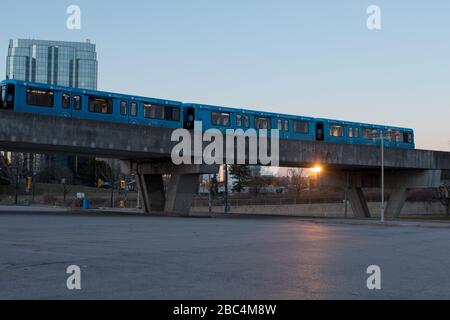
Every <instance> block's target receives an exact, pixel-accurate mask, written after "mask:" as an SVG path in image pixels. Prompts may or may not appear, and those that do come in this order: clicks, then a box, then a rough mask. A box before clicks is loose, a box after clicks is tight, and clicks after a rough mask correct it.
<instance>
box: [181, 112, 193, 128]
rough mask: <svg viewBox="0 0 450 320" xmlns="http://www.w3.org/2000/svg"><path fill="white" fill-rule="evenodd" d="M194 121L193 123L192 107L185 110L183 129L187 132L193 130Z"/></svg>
mask: <svg viewBox="0 0 450 320" xmlns="http://www.w3.org/2000/svg"><path fill="white" fill-rule="evenodd" d="M194 121H195V109H194V108H193V107H187V108H185V109H184V123H183V128H184V129H187V130H192V129H194Z"/></svg>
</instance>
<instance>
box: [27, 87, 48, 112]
mask: <svg viewBox="0 0 450 320" xmlns="http://www.w3.org/2000/svg"><path fill="white" fill-rule="evenodd" d="M53 103H54V93H53V91H51V90H41V89H27V104H28V105H30V106H39V107H48V108H52V107H53Z"/></svg>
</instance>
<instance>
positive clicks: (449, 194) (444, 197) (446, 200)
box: [438, 185, 450, 216]
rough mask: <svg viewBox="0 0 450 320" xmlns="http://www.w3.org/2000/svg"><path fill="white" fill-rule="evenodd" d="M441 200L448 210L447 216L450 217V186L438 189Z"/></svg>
mask: <svg viewBox="0 0 450 320" xmlns="http://www.w3.org/2000/svg"><path fill="white" fill-rule="evenodd" d="M438 193H439V200H440V201H441V203H442V205H443V206H444V207H445V209H446V214H447V216H450V185H443V186H440V187H439V189H438Z"/></svg>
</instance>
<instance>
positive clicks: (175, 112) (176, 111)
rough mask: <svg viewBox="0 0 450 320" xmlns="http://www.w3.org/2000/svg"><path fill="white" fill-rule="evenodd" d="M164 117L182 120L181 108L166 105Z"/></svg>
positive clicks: (171, 119) (170, 119)
mask: <svg viewBox="0 0 450 320" xmlns="http://www.w3.org/2000/svg"><path fill="white" fill-rule="evenodd" d="M164 118H165V119H166V120H169V121H180V108H177V107H165V108H164Z"/></svg>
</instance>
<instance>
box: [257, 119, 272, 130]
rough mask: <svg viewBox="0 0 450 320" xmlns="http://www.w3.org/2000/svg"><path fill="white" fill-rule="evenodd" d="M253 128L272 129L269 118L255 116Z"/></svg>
mask: <svg viewBox="0 0 450 320" xmlns="http://www.w3.org/2000/svg"><path fill="white" fill-rule="evenodd" d="M255 129H267V130H270V129H272V123H271V119H270V118H262V117H255Z"/></svg>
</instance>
